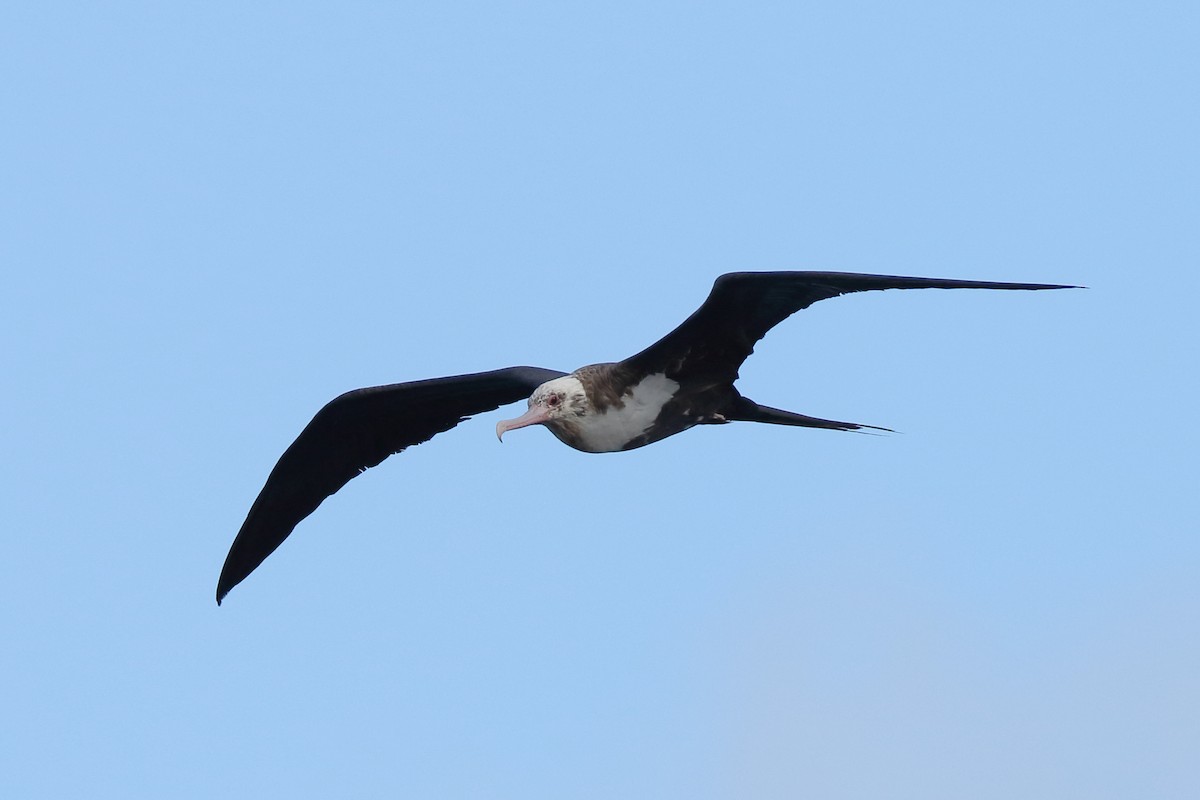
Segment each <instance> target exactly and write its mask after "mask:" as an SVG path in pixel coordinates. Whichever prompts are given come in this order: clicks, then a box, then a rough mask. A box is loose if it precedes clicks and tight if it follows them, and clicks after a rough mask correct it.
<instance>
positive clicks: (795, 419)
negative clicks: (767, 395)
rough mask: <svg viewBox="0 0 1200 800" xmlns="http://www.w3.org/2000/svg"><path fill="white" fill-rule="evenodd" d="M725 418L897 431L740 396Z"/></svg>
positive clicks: (730, 419)
mask: <svg viewBox="0 0 1200 800" xmlns="http://www.w3.org/2000/svg"><path fill="white" fill-rule="evenodd" d="M725 419H727V420H729V421H731V422H734V421H737V422H766V423H768V424H771V425H796V426H799V427H802V428H824V429H826V430H831V431H858V430H863V429H864V428H866V429H869V430H873V431H886V432H887V433H895V431H893V430H892V429H891V428H881V427H879V426H878V425H861V424H859V423H857V422H839V421H837V420H832V419H821V418H820V417H809V416H805V415H804V414H796V413H794V412H792V411H783V410H782V409H778V408H771V407H770V406H763V405H759V404H758V403H756V402H754V401H753V400H750V399H748V398H745V397H739V398H738V403H737V405H736V407H735V408H734V411H733V413H727V414H725Z"/></svg>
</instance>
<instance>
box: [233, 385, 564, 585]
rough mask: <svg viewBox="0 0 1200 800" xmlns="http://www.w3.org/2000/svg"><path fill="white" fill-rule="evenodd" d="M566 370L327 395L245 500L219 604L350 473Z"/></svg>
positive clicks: (528, 391) (529, 390) (525, 394)
mask: <svg viewBox="0 0 1200 800" xmlns="http://www.w3.org/2000/svg"><path fill="white" fill-rule="evenodd" d="M564 374H565V373H562V372H558V371H557V370H551V369H540V368H538V367H509V368H508V369H498V370H493V371H491V372H478V373H474V374H471V375H456V376H454V377H449V378H434V379H433V380H427V381H414V382H412V383H397V384H393V385H391V386H375V387H372V388H369V389H357V390H355V391H352V392H347V393H346V394H343V395H341V396H340V397H338V398H336V399H334V400H332V401H330V402H329V404H328V405H326V406H325V407H324V408H322V409H321V410H320V411H318V412H317V415H316V416H315V417H313V419H312V422H310V423H308V426H307V427H305V429H304V430H303V431H301V432H300V435H299V436H298V437H296V441H294V442H292V445H291V447H289V448H288V449H287V450H285V451H284V453H283V455H282V456H280V458H279V462H278V463H277V464H276V465H275V468H274V469H273V470H271V474H270V475H269V476H268V477H267V483H266V485H265V486H263V488H262V491H261V492H259V493H258V499H256V500H255V501H254V505H252V506H251V507H250V513H249V514H247V515H246V521H245V522H244V523H242V529H241V530H240V531H238V535H237V538H236V539H234V540H233V546H232V547H230V548H229V555H228V556H227V557H226V558H225V566H224V567H223V568H222V569H221V578H220V580H219V581H218V582H217V604H218V605H220V603H221V600H222V599H223V598H224V597H225V595H226V594H228V593H229V590H230V589H232V588H233V587H234V586H237V585H238V584H239V583H241V581H242V580H243V579H244V578H245V577H246V576H247V575H249V574H250V573H251V572H253V571H254V570H255V568H257V567H258V565H259V564H261V563H262V562H263V560H264V559H265V558H266V557H267V556H269V555H271V553H273V552H274V551H275V548H277V547H279V545H281V544H283V540H284V539H286V538H287V537H288V534H290V533H291V532H292V529H293V528H295V527H296V525H297V524H298V523H299V522H300V520H302V519H304V518H305V517H307V516H308V515H309V514H311V513H312V512H313V511H315V510H316V508H317V506H319V505H320V504H321V501H323V500H324V499H325V498H326V497H328V496H329V495H331V494H333V493H334V492H336V491H337V490H338V489H340V488H342V487H343V486H345V485H346V484H347V483H348V482H349V481H350V479H351V478H353V477H354V476H355V475H358V474H360V473H362V472H363V471H365V470H366V469H368V468H369V467H373V466H375V465H376V464H379V463H380V462H381V461H383V460H384V459H385V458H387V457H388V456H390V455H392V454H393V453H399V452H400V451H401V450H403V449H405V448H406V447H411V446H412V445H416V444H421V443H422V442H427V441H429V440H430V439H432V438H433V437H434V436H435V435H437V434H439V433H441V432H442V431H448V430H450V429H451V428H453V427H454V426H455V425H457V424H458V423H460V422H462V421H463V420H465V419H466V418H467V417H469V416H471V415H472V414H481V413H483V412H485V411H491V410H493V409H496V408H499V407H500V406H502V405H506V404H508V403H515V402H516V401H518V400H522V399H524V398H526V397H528V396H529V395H530V394H532V392H533V390H534V389H536V388H537V387H538V386H541V385H542V384H543V383H545V382H546V381H548V380H552V379H554V378H558V377H561V376H562V375H564Z"/></svg>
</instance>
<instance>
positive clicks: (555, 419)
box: [496, 375, 591, 441]
mask: <svg viewBox="0 0 1200 800" xmlns="http://www.w3.org/2000/svg"><path fill="white" fill-rule="evenodd" d="M590 410H591V406H590V404H589V403H588V398H587V392H585V391H584V390H583V383H582V382H580V380H579V379H578V378H576V377H575V376H573V375H565V376H563V377H561V378H555V379H554V380H552V381H547V382H545V383H543V384H542V385H541V386H539V387H538V388H536V389H534V391H533V394H532V395H530V396H529V410H528V411H526V412H525V413H524V414H522V415H521V416H519V417H517V418H516V419H504V420H500V422H497V423H496V437H497V438H499V439H500V440H501V441H503V440H504V434H505V432H506V431H511V430H513V429H514V428H524V427H525V426H527V425H545V426H546V427H548V428H550V430H551V431H553V432H554V433H555V435H558V434H559V433H560V432H563V431H564V430H565V429H567V428H570V427H572V426H573V425H574V423H575V422H576V421H577V420H578V419H579V418H580V417H583V416H585V415H586V414H587V413H588V412H589V411H590Z"/></svg>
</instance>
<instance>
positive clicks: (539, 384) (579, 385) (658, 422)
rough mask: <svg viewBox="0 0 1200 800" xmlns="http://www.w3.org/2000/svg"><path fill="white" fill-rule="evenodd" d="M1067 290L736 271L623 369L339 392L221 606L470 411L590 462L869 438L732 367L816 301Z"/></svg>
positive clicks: (508, 374) (300, 442) (280, 472)
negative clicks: (740, 384)
mask: <svg viewBox="0 0 1200 800" xmlns="http://www.w3.org/2000/svg"><path fill="white" fill-rule="evenodd" d="M1074 288H1079V287H1075V286H1065V285H1057V284H1045V283H1000V282H995V281H965V280H951V279H942V278H905V277H898V276H891V275H862V274H857V273H849V272H734V273H730V274H727V275H722V276H721V277H719V278H717V280H716V282H715V283H714V284H713V288H712V291H711V292H710V293H709V295H708V299H706V300H705V301H704V303H703V304H702V305H701V306H700V308H698V309H697V310H696V311H695V313H693V314H692V315H691V316H690V317H688V318H687V319H686V320H684V321H683V323H682V324H681V325H679V327H677V328H675V330H673V331H671V332H670V333H668V334H667V335H666V336H664V337H663V338H662V339H659V340H658V341H657V342H655V343H654V344H652V345H650V346H649V347H647V348H646V349H645V350H643V351H642V352H640V353H638V354H637V355H634V356H631V357H629V358H627V359H625V360H624V361H617V362H615V363H607V364H592V365H590V366H586V367H581V368H579V369H577V370H575V371H574V372H572V373H570V374H566V373H563V372H559V371H557V370H552V369H542V368H540V367H508V368H507V369H498V370H493V371H491V372H477V373H473V374H470V375H455V376H452V377H447V378H434V379H432V380H423V381H414V382H411V383H397V384H392V385H390V386H375V387H370V388H366V389H356V390H354V391H351V392H347V393H345V394H343V395H341V396H339V397H337V398H335V399H334V400H332V401H330V402H329V403H328V404H327V405H326V406H325V407H324V408H322V409H321V410H320V411H318V412H317V415H316V416H315V417H313V419H312V421H311V422H309V423H308V426H307V427H305V428H304V430H303V431H301V432H300V435H299V436H298V437H297V438H296V441H294V442H293V443H292V445H291V446H290V447H288V449H287V450H286V451H284V453H283V455H282V456H281V457H280V459H279V462H278V463H277V464H276V465H275V468H274V469H272V470H271V474H270V475H269V476H268V477H267V482H266V485H264V486H263V488H262V491H261V492H259V494H258V498H257V499H256V500H255V501H254V504H253V505H252V506H251V507H250V512H249V513H248V514H247V515H246V521H245V522H244V523H242V527H241V530H239V531H238V534H237V537H236V538H235V539H234V540H233V545H232V546H231V547H230V549H229V555H228V556H227V557H226V559H225V566H224V567H223V568H222V570H221V577H220V579H219V580H218V582H217V604H218V605H220V603H221V600H222V599H224V597H225V595H226V594H228V593H229V590H230V589H232V588H233V587H234V586H236V585H237V584H239V583H240V582H241V581H242V580H243V579H245V578H246V576H248V575H249V574H250V573H251V572H253V571H254V570H255V569H256V568H257V567H258V565H259V564H261V563H262V562H263V560H264V559H266V557H267V556H269V555H270V554H271V553H273V552H274V551H275V548H277V547H279V545H280V544H282V543H283V540H284V539H286V538H287V537H288V535H289V534H290V533H291V532H292V530H293V529H294V528H295V527H296V525H297V524H298V523H299V522H300V521H301V520H302V519H304V518H305V517H307V516H308V515H309V514H311V513H312V512H313V511H315V510H316V508H317V506H319V505H320V504H321V502H322V501H323V500H324V499H325V498H326V497H328V496H330V495H331V494H333V493H334V492H336V491H337V490H338V489H340V488H342V487H343V486H345V485H346V484H347V483H348V482H349V481H350V479H351V478H353V477H354V476H355V475H358V474H359V473H361V472H364V471H366V470H367V469H368V468H370V467H374V466H376V465H377V464H379V463H380V462H382V461H383V460H384V459H385V458H387V457H388V456H390V455H393V454H395V453H399V452H400V451H402V450H404V449H405V448H407V447H411V446H412V445H417V444H421V443H422V442H427V441H429V440H430V439H432V438H433V437H434V436H436V435H437V434H439V433H441V432H443V431H447V430H450V429H451V428H453V427H454V426H456V425H458V424H459V423H460V422H463V421H465V420H466V419H467V418H469V417H470V416H472V415H474V414H481V413H483V412H485V411H492V410H494V409H496V408H499V407H500V406H502V405H506V404H508V403H515V402H517V401H518V400H522V399H525V398H528V410H527V411H526V412H525V413H524V414H522V415H521V416H519V417H517V418H516V419H512V420H505V421H502V422H500V423H499V424H497V425H496V435H497V436H499V437H503V435H504V433H505V431H510V430H513V429H515V428H523V427H525V426H527V425H544V426H546V427H547V428H549V429H550V431H551V432H552V433H553V434H554V435H555V436H556V437H558V439H559V440H560V441H562V442H563V443H564V444H566V445H569V446H570V447H573V448H575V449H576V450H582V451H585V452H588V453H608V452H616V451H621V450H632V449H634V448H636V447H643V446H645V445H648V444H651V443H653V442H657V441H659V440H660V439H665V438H666V437H668V436H673V435H675V434H677V433H681V432H682V431H685V430H687V429H688V428H691V427H693V426H694V425H713V424H718V425H719V424H724V423H727V422H766V423H771V424H775V425H795V426H800V427H805V428H826V429H830V430H837V431H854V430H860V429H862V428H875V426H871V425H860V424H857V423H853V422H838V421H836V420H829V419H819V418H817V417H809V416H805V415H803V414H795V413H792V412H790V411H781V410H779V409H777V408H770V407H768V406H763V405H759V404H758V403H755V402H754V401H753V400H750V399H749V398H747V397H745V396H743V395H742V394H741V393H740V392H738V390H737V389H736V388H735V387H734V385H733V384H734V381H735V380H737V377H738V369H739V368H740V367H741V365H742V362H744V361H745V360H746V358H747V357H748V356H749V355H750V354H751V353H752V352H753V350H754V345H755V343H756V342H757V341H758V340H759V339H761V338H763V336H765V335H766V333H767V331H769V330H771V328H773V327H775V326H776V325H777V324H779V323H780V322H782V321H783V320H785V319H787V318H788V317H789V316H791V315H792V314H794V313H795V312H797V311H799V310H801V309H803V308H808V307H809V306H810V305H812V304H813V303H815V302H817V301H818V300H826V299H828V298H831V297H837V296H839V295H843V294H849V293H851V292H866V291H873V290H879V289H1026V290H1036V289H1074ZM876 430H886V428H876Z"/></svg>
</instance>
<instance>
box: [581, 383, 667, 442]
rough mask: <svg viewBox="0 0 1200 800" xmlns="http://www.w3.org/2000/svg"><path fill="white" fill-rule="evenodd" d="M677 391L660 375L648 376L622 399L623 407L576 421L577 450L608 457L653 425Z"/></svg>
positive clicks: (589, 415)
mask: <svg viewBox="0 0 1200 800" xmlns="http://www.w3.org/2000/svg"><path fill="white" fill-rule="evenodd" d="M678 388H679V384H678V383H676V382H675V381H673V380H671V379H670V378H668V377H667V376H665V375H662V374H661V373H660V374H654V375H647V376H646V377H645V378H643V379H642V381H641V382H640V383H638V384H637V385H635V386H634V387H633V388H632V389H630V390H629V392H628V393H627V394H625V395H624V396H623V397H622V398H621V399H622V400H623V401H624V403H625V405H624V406H622V407H620V408H610V409H608V410H607V411H606V412H604V413H603V414H595V413H593V414H588V415H587V416H586V417H584V418H582V419H581V420H580V421H579V434H580V437H579V444H578V447H579V449H580V450H586V451H588V452H590V453H610V452H613V451H616V450H620V449H622V448H624V447H625V445H626V444H628V443H629V441H630V440H631V439H635V438H637V437H638V436H641V435H642V434H643V433H645V432H646V429H647V428H649V427H650V426H651V425H653V424H654V421H655V420H656V419H658V414H659V412H660V411H662V407H663V406H664V405H666V403H667V401H669V400H670V399H671V398H672V397H674V396H675V390H676V389H678Z"/></svg>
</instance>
